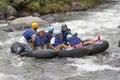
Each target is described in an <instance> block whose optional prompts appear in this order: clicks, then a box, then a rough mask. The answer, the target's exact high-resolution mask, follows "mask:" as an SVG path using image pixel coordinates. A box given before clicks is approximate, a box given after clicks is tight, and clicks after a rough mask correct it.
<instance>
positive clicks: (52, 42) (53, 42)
mask: <svg viewBox="0 0 120 80" xmlns="http://www.w3.org/2000/svg"><path fill="white" fill-rule="evenodd" d="M54 44H55V37H53V38H52V39H51V40H50V48H51V49H53V50H56V48H55V47H54V46H53V45H54Z"/></svg>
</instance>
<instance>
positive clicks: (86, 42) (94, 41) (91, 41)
mask: <svg viewBox="0 0 120 80" xmlns="http://www.w3.org/2000/svg"><path fill="white" fill-rule="evenodd" d="M100 40H101V39H100V36H98V38H97V40H90V41H85V42H83V45H89V44H94V43H96V42H98V41H100Z"/></svg>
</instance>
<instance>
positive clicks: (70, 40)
mask: <svg viewBox="0 0 120 80" xmlns="http://www.w3.org/2000/svg"><path fill="white" fill-rule="evenodd" d="M67 41H68V42H69V44H70V45H71V46H74V45H76V43H77V41H76V40H75V38H74V37H73V38H71V39H68V40H67Z"/></svg>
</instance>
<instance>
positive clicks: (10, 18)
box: [7, 16, 16, 20]
mask: <svg viewBox="0 0 120 80" xmlns="http://www.w3.org/2000/svg"><path fill="white" fill-rule="evenodd" d="M14 19H16V17H15V16H10V17H8V18H7V20H14Z"/></svg>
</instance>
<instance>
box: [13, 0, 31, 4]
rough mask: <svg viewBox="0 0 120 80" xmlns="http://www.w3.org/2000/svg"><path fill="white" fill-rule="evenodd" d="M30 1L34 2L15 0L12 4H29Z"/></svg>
mask: <svg viewBox="0 0 120 80" xmlns="http://www.w3.org/2000/svg"><path fill="white" fill-rule="evenodd" d="M30 1H32V0H13V1H12V2H13V3H14V4H27V3H29V2H30Z"/></svg>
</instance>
